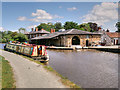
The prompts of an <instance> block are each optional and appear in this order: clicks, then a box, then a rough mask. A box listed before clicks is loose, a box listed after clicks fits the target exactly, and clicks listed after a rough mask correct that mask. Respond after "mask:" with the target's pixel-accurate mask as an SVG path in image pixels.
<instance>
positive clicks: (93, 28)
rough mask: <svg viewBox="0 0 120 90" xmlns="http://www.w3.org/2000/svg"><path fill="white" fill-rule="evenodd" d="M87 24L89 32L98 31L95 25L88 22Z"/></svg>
mask: <svg viewBox="0 0 120 90" xmlns="http://www.w3.org/2000/svg"><path fill="white" fill-rule="evenodd" d="M88 24H89V26H90V28H91V32H94V31H98V25H97V23H93V22H89V23H88Z"/></svg>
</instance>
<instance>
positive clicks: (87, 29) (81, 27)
mask: <svg viewBox="0 0 120 90" xmlns="http://www.w3.org/2000/svg"><path fill="white" fill-rule="evenodd" d="M78 29H80V30H83V31H89V32H90V31H91V28H90V25H89V24H88V23H83V24H80V25H78Z"/></svg>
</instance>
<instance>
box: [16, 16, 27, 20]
mask: <svg viewBox="0 0 120 90" xmlns="http://www.w3.org/2000/svg"><path fill="white" fill-rule="evenodd" d="M17 20H19V21H25V20H27V18H26V17H24V16H19V17H18V18H17Z"/></svg>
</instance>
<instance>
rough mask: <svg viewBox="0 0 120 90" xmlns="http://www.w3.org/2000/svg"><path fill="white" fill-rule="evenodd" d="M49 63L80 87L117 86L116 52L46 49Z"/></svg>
mask: <svg viewBox="0 0 120 90" xmlns="http://www.w3.org/2000/svg"><path fill="white" fill-rule="evenodd" d="M47 52H48V54H49V56H50V61H49V65H50V66H51V67H52V68H53V69H54V70H56V71H57V72H58V73H60V74H61V75H63V76H64V77H67V78H68V79H69V80H71V81H73V82H74V83H75V84H77V85H79V86H81V87H82V88H117V87H118V54H115V53H110V52H103V51H96V50H79V51H72V50H47Z"/></svg>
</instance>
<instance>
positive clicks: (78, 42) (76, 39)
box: [72, 36, 80, 45]
mask: <svg viewBox="0 0 120 90" xmlns="http://www.w3.org/2000/svg"><path fill="white" fill-rule="evenodd" d="M72 45H80V39H79V38H78V37H77V36H74V37H73V38H72Z"/></svg>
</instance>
